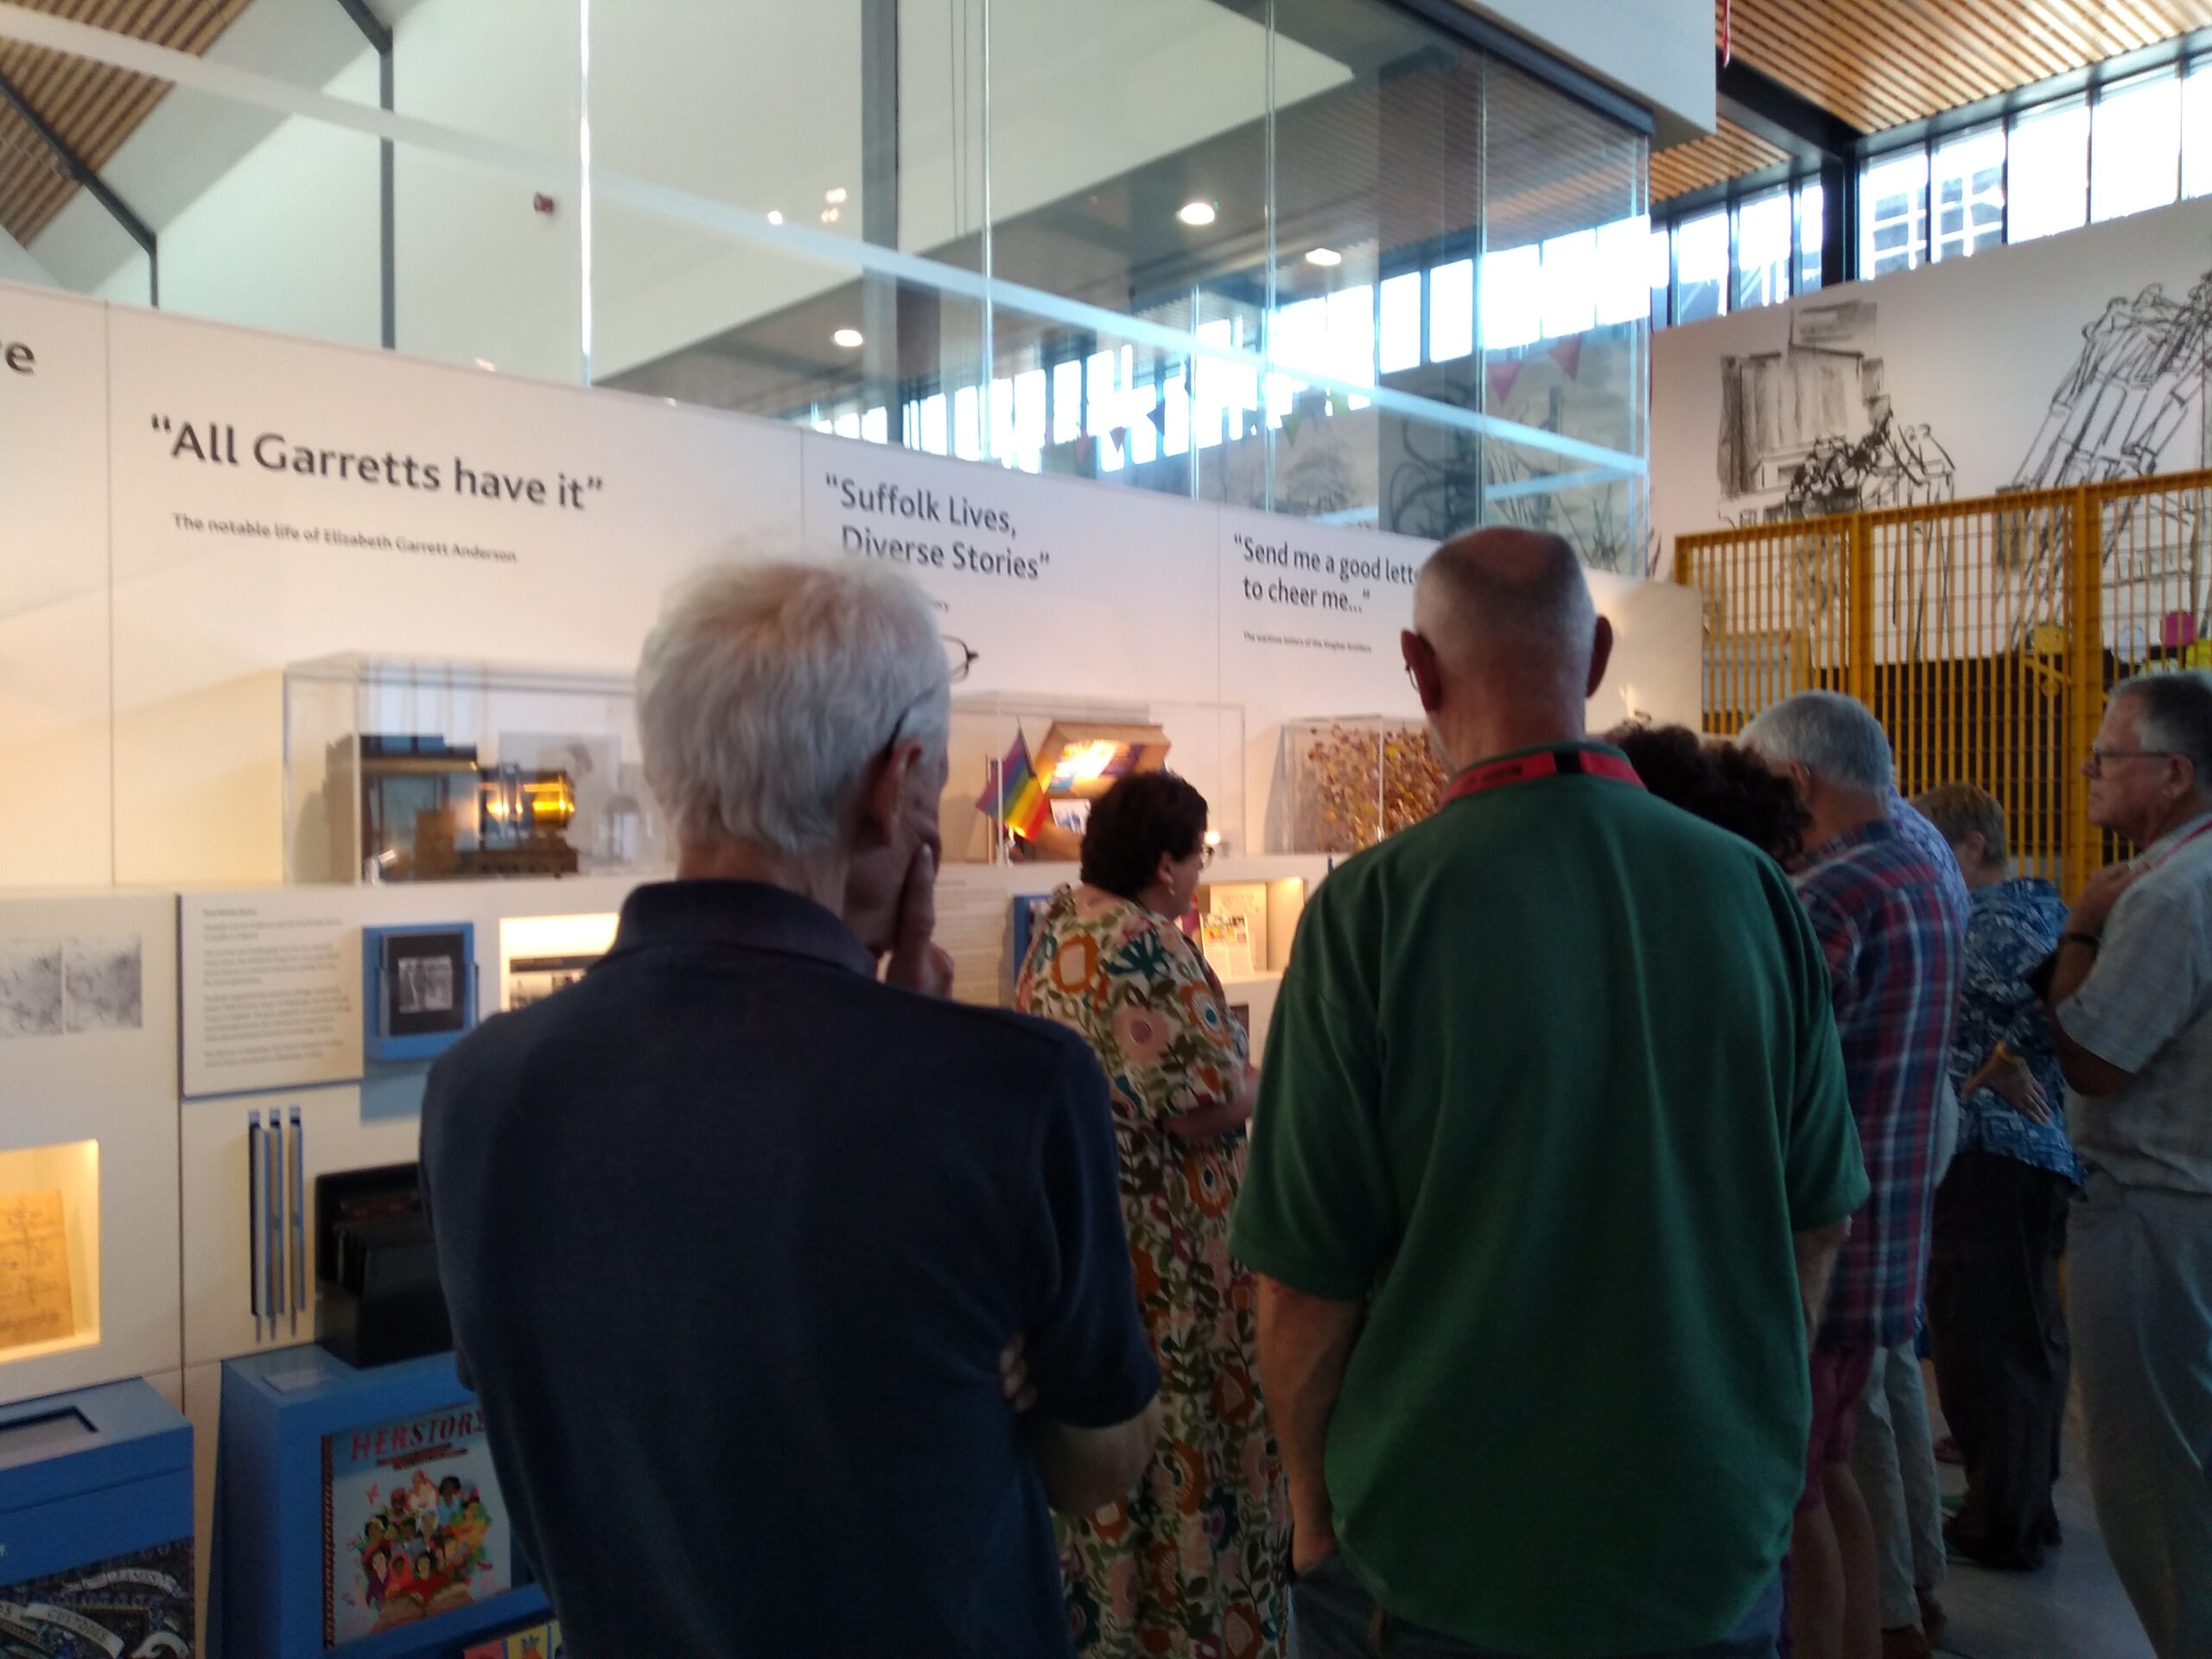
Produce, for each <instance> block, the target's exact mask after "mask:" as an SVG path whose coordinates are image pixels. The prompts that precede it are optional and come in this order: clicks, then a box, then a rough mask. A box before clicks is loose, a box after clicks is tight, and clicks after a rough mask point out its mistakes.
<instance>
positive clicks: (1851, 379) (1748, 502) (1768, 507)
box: [1707, 299, 1958, 636]
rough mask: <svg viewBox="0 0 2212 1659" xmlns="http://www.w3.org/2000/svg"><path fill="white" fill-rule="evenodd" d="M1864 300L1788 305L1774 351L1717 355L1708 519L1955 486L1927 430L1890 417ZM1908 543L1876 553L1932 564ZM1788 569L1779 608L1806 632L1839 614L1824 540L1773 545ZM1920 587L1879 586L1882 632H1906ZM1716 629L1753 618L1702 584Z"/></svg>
mask: <svg viewBox="0 0 2212 1659" xmlns="http://www.w3.org/2000/svg"><path fill="white" fill-rule="evenodd" d="M1879 321H1880V317H1879V313H1878V309H1877V307H1876V304H1875V302H1873V301H1872V300H1866V299H1853V300H1842V301H1838V302H1834V303H1833V304H1827V305H1812V306H1800V307H1796V308H1791V309H1789V310H1788V311H1786V312H1782V313H1780V314H1779V315H1777V317H1776V319H1775V325H1776V327H1777V328H1778V329H1780V330H1781V331H1782V332H1783V338H1782V339H1781V340H1779V341H1778V342H1777V345H1776V346H1775V348H1774V349H1772V350H1770V351H1764V352H1751V353H1745V354H1743V355H1741V356H1728V357H1723V358H1722V359H1720V429H1719V436H1718V442H1717V446H1716V449H1715V454H1714V470H1715V473H1716V474H1717V476H1718V478H1719V484H1720V499H1719V504H1718V516H1719V520H1720V522H1721V523H1723V524H1736V525H1755V524H1787V523H1790V522H1793V521H1796V520H1799V519H1805V518H1819V517H1821V516H1823V515H1825V514H1828V513H1839V512H1866V511H1872V510H1876V509H1879V508H1883V507H1897V506H1923V505H1929V504H1931V503H1934V502H1940V501H1948V500H1952V499H1955V498H1956V496H1957V494H1958V475H1957V468H1956V467H1955V466H1954V465H1953V463H1952V460H1951V454H1950V451H1949V450H1948V449H1947V448H1944V446H1943V443H1942V440H1940V439H1939V438H1938V437H1937V436H1936V433H1935V430H1934V429H1933V428H1932V427H1931V426H1929V425H1928V424H1926V423H1914V422H1912V421H1910V420H1908V419H1906V418H1905V417H1904V416H1902V415H1900V413H1899V412H1898V410H1897V408H1896V406H1895V404H1894V403H1893V402H1892V400H1891V394H1890V391H1889V385H1888V378H1887V374H1886V372H1885V365H1884V360H1883V358H1882V354H1881V352H1880V349H1879V344H1878V329H1879ZM1928 535H1929V531H1927V530H1925V529H1923V528H1922V527H1919V526H1915V527H1914V528H1913V529H1912V530H1911V531H1910V532H1909V533H1908V536H1907V537H1906V539H1907V540H1908V541H1910V542H1912V543H1916V544H1915V545H1909V546H1897V547H1894V548H1891V549H1888V550H1885V552H1886V553H1887V555H1888V556H1890V557H1891V558H1892V559H1893V560H1894V561H1895V562H1896V563H1897V566H1898V567H1899V569H1903V570H1909V571H1913V572H1917V573H1920V575H1922V576H1923V579H1924V577H1925V575H1926V573H1927V572H1928V571H1929V570H1930V569H1933V568H1934V567H1935V566H1936V564H1938V563H1940V561H1938V560H1931V559H1929V558H1926V557H1924V556H1922V555H1923V554H1924V553H1925V552H1927V551H1928V549H1926V548H1925V547H1923V546H1921V545H1918V544H1917V543H1919V542H1920V541H1922V540H1923V538H1924V537H1927V536H1928ZM1783 553H1784V556H1785V557H1786V558H1787V559H1788V561H1789V566H1790V570H1789V576H1790V583H1791V586H1792V588H1793V589H1794V591H1793V592H1792V594H1791V595H1790V599H1791V601H1792V602H1791V604H1790V606H1789V614H1790V615H1792V616H1794V617H1795V618H1796V619H1798V620H1800V621H1801V623H1802V626H1803V627H1805V628H1806V629H1807V630H1808V631H1810V632H1812V633H1814V634H1815V635H1819V634H1821V633H1822V632H1824V630H1825V628H1826V627H1827V625H1829V624H1831V623H1833V622H1834V620H1836V618H1837V616H1838V613H1839V609H1840V601H1841V599H1842V580H1843V575H1844V569H1845V565H1844V562H1843V561H1842V560H1841V559H1840V558H1838V557H1837V556H1836V550H1835V545H1834V540H1833V538H1831V537H1814V536H1808V537H1807V538H1806V539H1805V540H1803V541H1802V542H1790V543H1785V544H1784V547H1783ZM1927 597H1928V595H1927V594H1926V593H1925V592H1924V591H1921V590H1920V589H1919V588H1918V587H1917V585H1916V583H1915V582H1910V581H1891V582H1885V583H1884V585H1883V602H1884V604H1885V607H1887V609H1888V610H1889V613H1890V614H1889V616H1888V617H1887V619H1886V621H1887V624H1888V626H1887V628H1886V630H1885V632H1888V633H1890V634H1891V635H1895V636H1909V635H1910V634H1912V633H1914V632H1916V620H1917V614H1918V613H1919V612H1921V611H1922V610H1923V608H1924V607H1925V603H1926V600H1927ZM1728 604H1729V595H1728V594H1727V592H1726V588H1724V587H1722V586H1721V585H1719V583H1712V584H1708V588H1707V607H1708V610H1709V612H1711V613H1713V614H1712V617H1711V620H1712V624H1713V626H1714V627H1715V629H1716V630H1717V631H1719V632H1746V631H1749V630H1751V628H1752V627H1753V619H1751V617H1748V616H1744V617H1734V618H1732V617H1730V616H1729V615H1728V614H1727V608H1728Z"/></svg>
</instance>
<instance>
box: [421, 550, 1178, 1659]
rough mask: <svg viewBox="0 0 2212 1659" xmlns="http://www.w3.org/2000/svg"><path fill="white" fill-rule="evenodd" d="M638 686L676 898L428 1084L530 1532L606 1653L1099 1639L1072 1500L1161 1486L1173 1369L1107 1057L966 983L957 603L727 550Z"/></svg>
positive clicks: (997, 1647)
mask: <svg viewBox="0 0 2212 1659" xmlns="http://www.w3.org/2000/svg"><path fill="white" fill-rule="evenodd" d="M638 682H639V735H640V740H641V743H642V747H643V748H644V752H645V772H646V778H647V781H648V782H649V783H650V784H651V785H652V789H653V791H654V794H655V795H656V796H657V797H658V800H659V802H660V804H661V805H662V807H663V808H664V810H666V811H667V813H668V814H669V816H670V817H671V819H672V820H673V822H674V824H675V827H676V831H677V842H678V847H679V856H678V860H677V871H676V879H675V880H672V881H667V882H664V883H660V884H658V885H654V886H648V887H640V888H639V890H638V891H636V892H635V893H632V895H631V896H630V899H629V900H628V902H627V903H626V904H625V905H624V906H623V910H622V918H621V925H620V929H619V931H617V934H616V937H615V941H614V945H613V950H610V951H609V952H608V954H607V957H606V958H605V960H603V961H602V962H601V963H599V964H598V965H597V966H595V967H594V968H593V969H592V970H591V971H590V972H589V973H588V974H587V975H586V976H584V978H583V980H582V982H580V983H578V984H576V985H575V986H572V987H570V988H568V989H565V990H563V991H562V992H560V993H558V994H557V995H554V996H552V997H550V998H548V999H546V1000H545V1001H542V1002H539V1003H537V1004H535V1005H533V1006H532V1007H529V1008H526V1009H524V1010H522V1011H520V1012H518V1013H515V1014H508V1015H505V1016H503V1017H501V1018H499V1019H497V1020H490V1021H487V1022H486V1024H485V1025H484V1026H483V1027H481V1028H480V1029H479V1030H478V1031H477V1032H475V1033H473V1034H472V1035H471V1036H470V1037H468V1038H467V1039H465V1040H464V1041H463V1042H461V1044H460V1045H458V1046H455V1047H454V1049H452V1050H451V1051H449V1052H448V1053H447V1054H446V1055H445V1056H444V1058H442V1059H441V1060H440V1061H439V1062H438V1064H437V1065H436V1066H435V1069H434V1070H433V1071H432V1073H431V1077H430V1082H429V1092H428V1095H427V1096H426V1098H425V1101H424V1103H423V1173H424V1179H425V1185H426V1188H427V1190H428V1191H429V1193H430V1195H431V1200H432V1211H433V1215H434V1218H435V1225H436V1232H437V1243H438V1256H439V1266H440V1270H441V1273H442V1276H443V1278H444V1281H445V1286H446V1293H447V1299H448V1303H449V1304H450V1306H451V1310H452V1315H453V1329H454V1347H455V1353H456V1357H457V1358H458V1360H459V1361H460V1363H461V1370H462V1374H463V1376H464V1378H466V1379H467V1380H469V1381H470V1382H471V1384H472V1386H474V1388H475V1389H477V1391H478V1393H479V1394H480V1396H481V1398H482V1401H483V1405H484V1411H485V1421H486V1431H487V1433H488V1434H489V1437H490V1440H491V1444H492V1451H493V1461H494V1464H495V1465H496V1467H497V1470H498V1472H499V1484H500V1487H501V1489H502V1492H503V1494H504V1497H505V1504H506V1513H507V1516H508V1518H510V1519H511V1520H512V1524H513V1527H514V1536H515V1541H516V1543H517V1544H518V1547H519V1549H520V1553H521V1554H522V1555H523V1557H524V1559H526V1560H528V1561H529V1562H530V1564H531V1567H533V1568H534V1569H535V1570H536V1572H537V1576H538V1579H539V1580H540V1581H541V1582H542V1583H543V1585H544V1586H545V1587H546V1589H547V1592H548V1593H549V1594H550V1597H551V1599H552V1602H553V1606H554V1611H556V1613H557V1614H558V1615H559V1617H560V1618H561V1621H562V1624H563V1627H564V1629H565V1630H566V1631H567V1635H568V1639H569V1644H570V1646H571V1648H572V1649H574V1650H575V1651H576V1652H579V1653H584V1654H590V1655H617V1654H648V1653H650V1654H684V1655H692V1656H716V1655H723V1656H729V1659H738V1656H747V1659H750V1656H757V1655H761V1654H776V1655H779V1656H807V1655H820V1656H823V1659H829V1656H836V1659H844V1656H849V1655H853V1654H860V1653H916V1654H919V1653H930V1654H947V1655H954V1654H976V1655H982V1654H1011V1653H1020V1654H1025V1655H1027V1654H1065V1653H1066V1652H1068V1650H1069V1649H1068V1636H1067V1627H1066V1618H1065V1610H1064V1607H1063V1604H1062V1600H1061V1593H1060V1582H1059V1573H1058V1562H1057V1560H1056V1558H1055V1554H1054V1549H1053V1541H1052V1526H1051V1522H1050V1517H1049V1515H1048V1513H1047V1506H1048V1504H1049V1506H1050V1507H1051V1508H1052V1509H1057V1510H1060V1511H1062V1512H1064V1513H1069V1514H1079V1513H1085V1512H1088V1511H1090V1510H1094V1509H1096V1508H1097V1507H1099V1506H1101V1505H1103V1504H1105V1503H1109V1502H1111V1501H1113V1500H1114V1499H1116V1498H1117V1497H1121V1496H1122V1495H1123V1494H1124V1493H1125V1492H1126V1491H1128V1489H1129V1488H1130V1487H1131V1486H1132V1485H1133V1484H1135V1480H1136V1479H1137V1478H1138V1476H1139V1474H1140V1473H1141V1471H1142V1470H1143V1469H1144V1467H1145V1464H1146V1461H1147V1456H1148V1454H1149V1452H1150V1450H1151V1446H1152V1442H1153V1440H1154V1435H1155V1433H1156V1430H1157V1426H1158V1421H1159V1417H1158V1407H1157V1405H1156V1403H1155V1402H1154V1395H1155V1394H1156V1392H1157V1389H1158V1386H1159V1379H1158V1374H1157V1371H1156V1370H1155V1367H1154V1361H1153V1358H1152V1353H1151V1347H1150V1344H1149V1343H1148V1342H1147V1338H1146V1333H1145V1331H1144V1328H1143V1325H1142V1323H1141V1319H1140V1318H1139V1315H1138V1313H1137V1306H1136V1299H1135V1287H1134V1284H1133V1281H1132V1277H1131V1268H1130V1261H1129V1254H1128V1240H1127V1237H1126V1235H1125V1234H1124V1231H1123V1229H1122V1211H1121V1198H1120V1192H1119V1187H1118V1181H1117V1176H1116V1164H1115V1150H1114V1140H1113V1128H1112V1122H1111V1119H1110V1117H1109V1112H1108V1108H1107V1095H1106V1084H1105V1080H1104V1078H1103V1077H1102V1075H1101V1074H1100V1071H1099V1069H1098V1065H1097V1062H1096V1060H1095V1059H1093V1058H1092V1057H1091V1054H1090V1050H1089V1049H1087V1048H1085V1047H1084V1045H1083V1044H1082V1042H1081V1041H1080V1040H1079V1039H1077V1038H1076V1037H1074V1036H1073V1035H1072V1034H1071V1033H1066V1032H1064V1031H1062V1030H1060V1029H1059V1028H1058V1027H1054V1026H1052V1025H1049V1024H1047V1023H1046V1022H1045V1021H1043V1020H1032V1019H1028V1018H1027V1017H1025V1016H1022V1015H1020V1014H1010V1013H1001V1012H999V1011H996V1010H991V1009H983V1008H975V1007H963V1006H961V1005H958V1004H956V1003H953V1002H951V1001H946V1000H944V998H943V997H942V996H941V995H932V994H931V993H932V992H937V991H941V990H942V989H943V988H944V980H945V978H946V977H947V976H946V973H945V963H944V957H943V955H942V952H941V951H939V950H937V948H936V947H935V946H933V945H932V944H931V938H930V934H931V926H932V922H933V914H932V910H931V889H932V885H933V882H934V880H935V874H936V859H937V855H938V830H937V822H938V798H939V797H940V795H941V794H942V793H943V791H944V785H945V779H946V755H945V749H946V741H947V734H948V728H949V725H950V696H949V683H948V673H947V667H946V661H945V657H944V647H943V644H942V641H941V640H940V639H939V638H938V629H937V624H936V620H935V619H934V617H933V616H932V614H931V609H930V607H929V604H928V601H926V600H925V598H924V596H923V595H922V594H921V593H920V591H919V590H918V588H915V587H914V586H913V585H912V582H909V581H907V580H906V579H905V578H904V577H901V576H898V575H893V574H892V573H890V572H887V571H885V570H881V569H874V568H872V567H868V566H864V565H859V564H852V565H842V566H834V567H821V566H810V565H799V564H765V565H754V566H751V567H734V566H733V567H727V568H721V569H715V570H712V571H709V572H708V573H706V574H705V575H702V577H700V578H699V579H697V580H696V581H695V582H693V583H691V584H690V585H689V586H688V587H687V588H683V590H681V591H679V592H678V593H677V594H676V595H675V596H674V598H673V599H672V600H671V603H670V604H669V606H668V608H667V610H666V612H665V613H664V615H663V617H662V619H661V621H660V623H659V626H658V627H656V628H655V630H654V631H653V632H652V637H651V639H649V640H648V641H647V643H646V645H645V655H644V660H643V662H642V664H641V665H640V667H639V675H638ZM879 963H883V964H885V968H886V971H885V972H884V974H883V976H882V977H881V978H879V972H878V969H879Z"/></svg>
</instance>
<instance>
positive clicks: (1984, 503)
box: [1675, 470, 2212, 894]
mask: <svg viewBox="0 0 2212 1659" xmlns="http://www.w3.org/2000/svg"><path fill="white" fill-rule="evenodd" d="M1675 581H1676V582H1682V583H1685V584H1688V585H1692V586H1694V587H1696V588H1700V590H1701V591H1702V593H1703V594H1704V598H1705V640H1706V645H1705V723H1706V729H1707V731H1708V732H1713V733H1716V734H1723V735H1732V734H1735V733H1737V732H1738V731H1741V730H1742V729H1743V728H1744V727H1745V724H1746V723H1747V722H1748V721H1750V720H1751V717H1752V716H1753V715H1757V714H1758V712H1759V711H1760V710H1762V709H1765V708H1767V707H1768V706H1769V705H1770V704H1772V703H1774V702H1778V701H1780V700H1781V699H1782V698H1783V697H1785V696H1789V695H1790V694H1791V693H1792V692H1796V691H1800V690H1806V689H1808V688H1810V687H1815V686H1821V687H1826V688H1828V689H1830V690H1838V691H1847V692H1849V693H1850V694H1851V695H1852V696H1855V697H1857V698H1859V700H1860V701H1861V702H1865V703H1866V706H1867V707H1868V708H1870V709H1872V710H1873V711H1874V713H1875V714H1876V715H1878V717H1879V718H1880V720H1881V721H1882V723H1883V725H1884V726H1885V727H1886V728H1888V730H1889V733H1890V736H1891V741H1893V742H1894V743H1895V744H1896V746H1897V780H1898V784H1899V786H1900V787H1902V788H1903V789H1904V791H1906V792H1907V793H1909V794H1910V793H1915V792H1917V791H1920V790H1923V789H1928V788H1931V787H1933V786H1934V785H1937V784H1943V783H1954V782H1963V783H1974V784H1979V785H1981V786H1982V787H1983V788H1985V789H1986V790H1988V791H1990V792H1991V793H1992V794H1993V795H1995V796H1996V797H1997V798H1998V799H1999V801H2001V802H2003V803H2004V805H2005V814H2006V817H2007V819H2008V821H2009V823H2010V825H2011V829H2012V846H2013V849H2014V852H2015V855H2016V856H2017V857H2018V860H2019V862H2020V865H2021V868H2023V869H2024V871H2026V872H2028V873H2030V874H2040V875H2045V876H2049V877H2050V878H2051V879H2052V880H2056V881H2057V882H2058V883H2059V885H2060V886H2061V887H2063V889H2065V890H2066V891H2067V892H2068V893H2069V894H2070V893H2073V892H2075V891H2076V890H2078V889H2079V887H2080V886H2081V884H2082V882H2083V881H2084V880H2088V875H2089V873H2090V872H2091V871H2093V870H2094V869H2096V868H2099V867H2100V866H2101V865H2102V864H2104V863H2106V862H2107V861H2108V860H2109V859H2110V858H2111V857H2112V856H2113V849H2112V848H2111V847H2110V846H2109V845H2107V842H2106V840H2105V838H2104V837H2103V836H2100V835H2099V834H2098V833H2097V832H2096V831H2095V829H2094V828H2093V827H2092V826H2091V825H2090V823H2089V817H2088V785H2087V783H2086V781H2085V780H2084V779H2082V776H2081V770H2080V764H2081V761H2082V758H2083V757H2084V756H2085V755H2086V754H2087V753H2088V748H2089V744H2090V741H2092V740H2093V739H2094V736H2095V734H2096V730H2097V726H2098V723H2099V722H2100V721H2102V720H2103V718H2104V708H2105V698H2106V695H2107V692H2108V691H2109V690H2111V688H2112V686H2113V684H2114V683H2117V682H2118V681H2120V680H2121V679H2124V678H2126V677H2127V676H2129V675H2131V674H2136V673H2142V672H2145V671H2151V670H2155V669H2158V668H2162V667H2182V666H2212V639H2201V638H2200V637H2199V630H2200V629H2202V628H2207V627H2208V626H2212V470H2208V471H2203V472H2193V473H2174V474H2164V475H2161V476H2155V477H2150V478H2129V479H2116V480H2112V481H2110V482H2107V483H2102V484H2092V485H2084V486H2076V487H2074V488H2070V489H2063V490H2033V491H2018V492H2015V493H2011V494H2005V495H1993V496H1985V497H1982V498H1980V499H1975V500H1969V501H1946V502H1940V503H1936V504H1933V505H1922V506H1910V507H1886V508H1882V509H1879V510H1878V511H1874V512H1857V513H1839V514H1834V515H1830V516H1827V517H1824V518H1796V519H1783V520H1777V521H1774V522H1770V523H1762V524H1739V525H1737V526H1736V527H1734V528H1733V529H1729V530H1719V531H1705V532H1702V533H1700V534H1697V535H1692V536H1683V537H1679V538H1678V539H1677V541H1676V543H1675Z"/></svg>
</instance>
